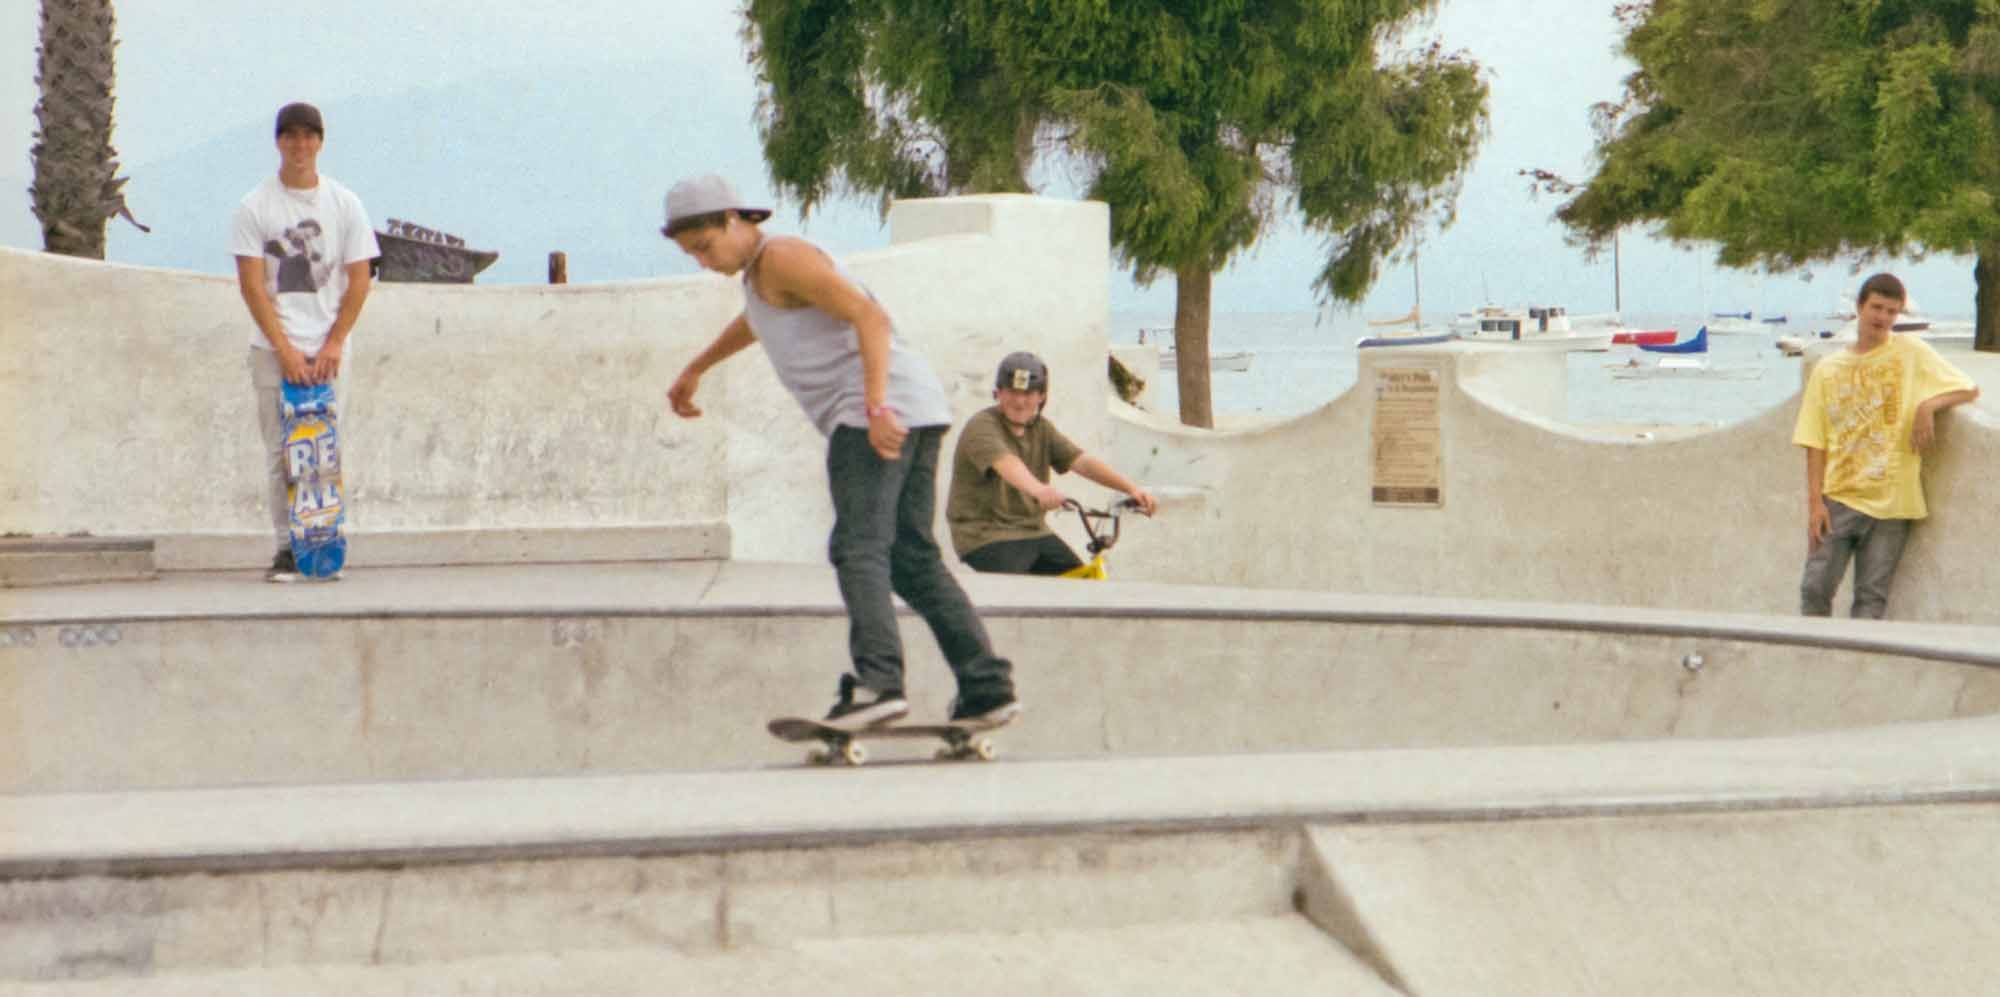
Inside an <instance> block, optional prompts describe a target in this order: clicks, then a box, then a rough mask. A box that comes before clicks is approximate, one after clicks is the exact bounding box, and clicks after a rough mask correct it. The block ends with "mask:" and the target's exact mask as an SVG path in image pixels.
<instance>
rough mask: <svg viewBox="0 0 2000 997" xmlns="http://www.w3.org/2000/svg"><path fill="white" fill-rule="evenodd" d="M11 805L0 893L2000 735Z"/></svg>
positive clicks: (1863, 767) (1516, 807)
mask: <svg viewBox="0 0 2000 997" xmlns="http://www.w3.org/2000/svg"><path fill="white" fill-rule="evenodd" d="M1032 722H1033V721H1032V719H1030V720H1024V721H1023V723H1032ZM7 802H8V817H9V820H8V821H7V822H6V823H5V824H0V878H22V877H34V876H75V875H95V874H118V875H139V874H151V873H164V872H182V871H196V870H200V871H227V870H241V869H274V868H304V867H351V866H372V865H383V864H394V865H401V864H417V863H441V862H470V861H481V862H489V861H503V860H515V859H528V858H547V857H556V856H572V857H573V856H583V855H621V854H662V853H672V852H691V851H715V850H724V851H727V850H737V849H746V848H798V847H809V846H826V845H853V844H865V843H870V842H881V841H911V840H943V839H952V838H963V837H994V836H1001V835H1019V834H1049V833H1083V832H1096V831H1105V830H1115V831H1121V832H1137V831H1143V832H1187V831H1208V830H1229V829H1250V828H1260V827H1273V826H1283V827H1295V826H1302V825H1308V824H1349V823H1385V822H1411V821H1418V822H1462V821H1473V820H1488V821H1490V820H1523V819H1544V818H1552V817H1585V816H1627V815H1660V814H1675V813H1712V812H1735V811H1746V810H1797V809H1814V808H1829V807H1856V806H1889V805H1915V804H1938V803H1995V802H2000V718H1990V717H1982V718H1976V719H1969V720H1957V721H1947V722H1941V723H1932V724H1907V725H1898V726H1893V727H1881V728H1874V729H1869V730H1860V731H1849V732H1839V733H1830V734H1816V735H1803V736H1796V737H1783V738H1753V739H1745V740H1734V741H1656V742H1636V743H1619V744H1588V745H1566V746H1547V747H1539V746H1538V747H1510V748H1449V749H1444V748H1440V749H1428V750H1389V751H1351V752H1331V753H1320V754H1272V755H1237V756H1206V757H1156V758H1106V759H1085V760H1073V761H1045V762H997V763H992V764H985V765H977V764H957V765H940V764H915V765H878V766H872V767H863V768H860V769H819V768H809V767H801V768H778V769H763V770H755V771H738V772H685V773H662V774H655V775H642V776H595V777H580V778H561V779H490V780H464V781H432V782H406V783H374V784H350V785H317V786H271V787H244V788H234V789H190V790H164V791H142V792H113V793H63V794H52V795H28V796H14V797H9V798H8V801H7Z"/></svg>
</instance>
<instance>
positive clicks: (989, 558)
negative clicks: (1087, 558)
mask: <svg viewBox="0 0 2000 997" xmlns="http://www.w3.org/2000/svg"><path fill="white" fill-rule="evenodd" d="M965 563H967V564H970V565H972V569H973V570H974V571H990V572H993V573H995V574H1003V575H1060V574H1062V573H1063V572H1065V571H1074V570H1076V569H1078V568H1081V567H1083V562H1082V561H1081V560H1079V559H1078V558H1077V556H1076V551H1073V550H1070V549H1069V544H1066V543H1063V541H1062V538H1061V537H1059V536H1056V535H1055V534H1053V533H1048V534H1044V535H1042V536H1039V537H1030V538H1028V539H1026V540H995V541H993V542H992V543H990V544H987V545H986V546H984V547H980V548H978V549H976V550H974V551H973V552H972V553H970V554H967V555H965Z"/></svg>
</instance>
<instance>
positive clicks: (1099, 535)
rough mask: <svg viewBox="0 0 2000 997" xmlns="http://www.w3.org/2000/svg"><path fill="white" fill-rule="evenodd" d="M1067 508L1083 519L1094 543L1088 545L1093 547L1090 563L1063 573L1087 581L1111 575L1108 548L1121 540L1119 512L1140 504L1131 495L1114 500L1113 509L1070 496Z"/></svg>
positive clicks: (1084, 527) (1100, 579)
mask: <svg viewBox="0 0 2000 997" xmlns="http://www.w3.org/2000/svg"><path fill="white" fill-rule="evenodd" d="M1063 508H1065V509H1068V510H1070V511H1072V512H1074V513H1076V518H1078V519H1080V520H1082V521H1083V532H1084V534H1085V535H1087V536H1089V537H1090V543H1089V544H1088V546H1087V549H1088V550H1089V551H1090V563H1089V564H1085V565H1083V566H1081V567H1076V568H1071V569H1069V570H1068V571H1065V572H1063V573H1062V575H1061V577H1063V578H1076V579H1081V580H1084V581H1096V582H1101V581H1103V580H1104V579H1105V578H1106V577H1107V576H1106V574H1105V571H1104V555H1105V552H1107V551H1109V550H1110V549H1111V545H1113V544H1115V543H1117V542H1118V516H1119V515H1120V514H1121V513H1124V512H1128V511H1130V510H1133V509H1137V508H1139V504H1138V503H1136V502H1134V501H1132V500H1131V499H1121V500H1119V501H1118V502H1115V503H1113V504H1112V506H1111V508H1110V509H1086V508H1084V507H1083V503H1081V502H1078V501H1076V500H1075V499H1069V500H1067V501H1065V502H1063ZM1102 522H1109V523H1110V524H1111V526H1110V529H1108V530H1100V529H1099V528H1098V525H1097V524H1099V523H1102Z"/></svg>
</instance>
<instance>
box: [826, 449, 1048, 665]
mask: <svg viewBox="0 0 2000 997" xmlns="http://www.w3.org/2000/svg"><path fill="white" fill-rule="evenodd" d="M944 431H945V427H943V426H920V427H918V428H916V429H912V430H910V435H909V438H908V439H906V440H904V441H903V452H902V455H901V456H899V457H897V458H896V459H895V460H893V461H886V460H883V459H882V458H881V456H880V455H878V454H876V453H875V448H874V447H872V446H869V445H868V433H867V431H866V430H863V429H857V428H855V427H852V426H842V427H840V428H838V429H836V430H834V431H833V436H832V437H831V438H829V439H828V441H827V448H826V476H827V483H828V485H829V486H830V487H831V488H832V490H833V536H832V537H831V539H829V541H828V543H827V557H828V558H829V559H830V560H832V561H833V568H834V572H835V574H836V575H838V577H839V579H840V598H841V600H842V601H843V602H845V603H847V621H848V629H847V649H848V653H849V654H850V655H852V657H853V658H854V675H855V678H856V679H857V680H859V681H860V683H861V684H862V685H863V686H866V687H867V688H869V689H873V690H875V691H876V692H901V691H902V690H903V638H902V634H901V633H900V632H899V631H898V630H897V628H896V606H895V603H894V602H893V601H891V600H890V598H889V593H890V592H891V591H893V592H895V594H896V595H899V596H902V597H903V601H904V602H907V603H909V604H910V608H912V609H914V610H916V611H917V615H919V616H922V617H923V618H924V622H925V623H927V624H929V625H930V628H931V636H933V637H935V638H937V642H938V649H939V650H941V651H943V652H944V658H945V661H947V662H949V663H950V665H951V671H952V674H953V675H955V676H957V678H958V689H959V694H960V695H961V696H963V695H966V694H968V693H974V692H976V693H979V694H982V695H983V694H986V693H991V692H1000V691H1009V692H1011V691H1012V690H1013V687H1014V682H1013V678H1012V672H1013V666H1012V665H1011V664H1009V663H1008V662H1007V660H1006V659H1004V658H997V657H994V655H993V644H992V641H991V640H989V639H988V638H987V636H986V626H985V625H984V624H982V623H980V622H979V616H978V614H977V613H975V612H974V611H973V609H972V603H971V601H969V600H968V599H966V597H965V590H964V589H962V588H960V587H959V585H958V579H956V578H953V577H952V575H951V571H950V569H948V568H946V567H945V566H944V558H943V556H942V555H941V554H939V552H938V545H937V541H936V540H935V539H933V538H932V536H931V522H932V520H933V519H934V518H936V512H937V466H938V446H939V444H940V443H941V442H942V441H943V439H944Z"/></svg>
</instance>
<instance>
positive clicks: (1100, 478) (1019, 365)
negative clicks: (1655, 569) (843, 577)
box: [945, 353, 1159, 578]
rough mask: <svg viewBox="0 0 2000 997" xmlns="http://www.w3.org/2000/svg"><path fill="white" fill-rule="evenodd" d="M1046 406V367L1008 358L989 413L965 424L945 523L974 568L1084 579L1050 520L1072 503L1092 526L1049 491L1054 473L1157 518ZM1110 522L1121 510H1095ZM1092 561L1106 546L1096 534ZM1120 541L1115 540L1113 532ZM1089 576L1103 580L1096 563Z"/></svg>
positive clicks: (1020, 356)
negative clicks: (1120, 497)
mask: <svg viewBox="0 0 2000 997" xmlns="http://www.w3.org/2000/svg"><path fill="white" fill-rule="evenodd" d="M1048 399H1049V368H1048V365H1047V364H1045V363H1043V362H1042V360H1041V358H1040V357H1037V356H1035V355H1034V354H1032V353H1010V354H1008V355H1007V357H1006V359H1004V360H1001V361H1000V369H999V371H998V372H997V373H996V374H995V375H994V378H993V400H994V402H995V404H994V405H993V407H991V408H988V409H985V410H983V411H981V412H979V413H978V414H976V415H974V416H973V417H972V418H970V419H968V420H966V423H965V431H964V432H962V433H961V434H959V437H958V449H957V451H956V452H955V453H954V454H953V455H952V462H951V492H950V496H949V498H948V499H947V501H946V503H945V520H946V522H947V523H948V524H949V525H950V527H951V544H952V547H953V549H955V550H957V551H958V556H959V557H960V558H961V559H962V560H964V561H965V563H967V564H969V565H971V566H972V567H973V569H974V570H977V571H986V572H1000V573H1010V574H1033V575H1065V574H1075V573H1080V572H1088V571H1089V568H1088V567H1087V566H1086V565H1085V564H1084V563H1083V561H1082V559H1080V558H1078V557H1077V556H1076V552H1075V551H1073V550H1071V549H1070V548H1069V545H1068V544H1066V543H1064V542H1063V541H1062V538H1061V537H1058V536H1056V535H1055V532H1054V531H1053V530H1050V529H1049V527H1048V524H1047V523H1046V522H1044V517H1045V515H1046V514H1047V513H1049V512H1051V511H1053V510H1056V509H1060V508H1063V507H1064V505H1065V504H1068V505H1070V506H1073V507H1075V508H1076V509H1077V511H1078V513H1079V514H1080V515H1083V516H1084V523H1085V526H1086V528H1087V529H1090V528H1091V526H1092V520H1091V516H1090V514H1089V512H1088V511H1087V510H1084V509H1083V508H1082V507H1081V506H1079V505H1077V504H1076V503H1075V502H1072V501H1070V500H1068V499H1066V498H1065V497H1064V496H1063V493H1062V492H1060V491H1057V490H1056V489H1055V488H1054V487H1053V486H1051V485H1050V484H1049V478H1050V475H1051V472H1054V473H1056V474H1066V473H1068V472H1071V471H1074V472H1076V473H1077V474H1079V475H1082V476H1083V477H1085V478H1088V479H1090V480H1091V481H1094V482H1096V483H1098V484H1100V485H1103V486H1104V487H1106V488H1110V489H1113V490H1115V491H1119V492H1123V493H1125V494H1126V495H1127V496H1129V498H1128V499H1127V500H1126V502H1124V503H1121V505H1123V506H1127V507H1130V508H1134V509H1137V510H1138V511H1139V512H1142V513H1144V514H1145V515H1148V516H1151V515H1153V513H1154V512H1155V511H1157V510H1158V508H1159V505H1158V503H1157V502H1155V501H1154V499H1153V496H1152V495H1151V494H1150V493H1148V492H1147V491H1146V490H1145V489H1144V488H1141V487H1139V486H1138V485H1137V484H1135V483H1133V481H1132V480H1131V479H1130V478H1127V477H1126V476H1124V475H1123V474H1120V473H1118V471H1117V470H1115V469H1114V468H1112V467H1111V465H1109V464H1106V463H1105V462H1103V461H1101V460H1099V459H1097V458H1096V457H1093V456H1091V455H1089V454H1087V453H1084V452H1083V451H1082V450H1081V449H1080V448H1078V447H1077V445H1076V444H1074V443H1071V442H1070V440H1069V438H1068V437H1066V436H1064V435H1063V434H1062V433H1061V431H1059V430H1057V429H1056V427H1055V425H1054V424H1053V423H1051V422H1050V421H1049V420H1048V419H1047V418H1044V417H1043V415H1042V409H1043V408H1044V407H1045V406H1046V405H1047V404H1048ZM1097 515H1098V517H1100V518H1104V517H1112V518H1114V521H1115V515H1116V514H1115V513H1098V514H1097ZM1090 532H1091V534H1092V544H1091V546H1092V548H1093V549H1092V551H1091V553H1092V555H1098V554H1100V553H1101V552H1102V550H1103V549H1104V547H1108V546H1109V544H1108V543H1105V544H1103V545H1102V546H1100V543H1101V541H1100V539H1099V538H1098V537H1097V533H1096V530H1095V529H1090ZM1113 536H1114V537H1115V533H1114V534H1113ZM1092 563H1093V564H1094V565H1097V570H1096V572H1095V574H1094V575H1091V577H1098V578H1101V577H1103V569H1102V566H1101V563H1100V562H1098V561H1093V562H1092Z"/></svg>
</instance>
